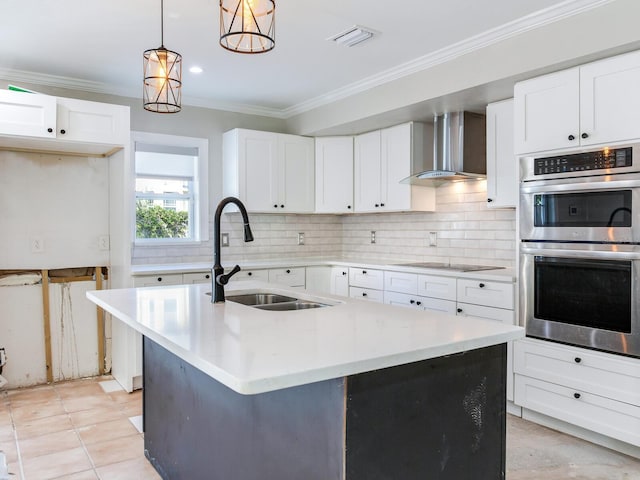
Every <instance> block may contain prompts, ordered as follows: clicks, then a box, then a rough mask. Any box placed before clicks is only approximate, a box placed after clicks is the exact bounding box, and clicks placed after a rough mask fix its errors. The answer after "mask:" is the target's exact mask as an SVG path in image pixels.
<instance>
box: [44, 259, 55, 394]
mask: <svg viewBox="0 0 640 480" xmlns="http://www.w3.org/2000/svg"><path fill="white" fill-rule="evenodd" d="M42 312H43V319H44V355H45V361H46V363H47V383H52V382H53V356H52V354H51V318H50V314H49V270H42Z"/></svg>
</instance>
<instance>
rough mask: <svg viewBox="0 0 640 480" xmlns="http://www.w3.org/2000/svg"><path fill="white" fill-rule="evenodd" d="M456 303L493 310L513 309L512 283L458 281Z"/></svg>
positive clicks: (460, 279)
mask: <svg viewBox="0 0 640 480" xmlns="http://www.w3.org/2000/svg"><path fill="white" fill-rule="evenodd" d="M457 293H458V295H457V298H458V302H462V303H472V304H474V305H484V306H487V307H494V308H506V309H507V310H513V309H514V298H513V297H514V295H513V284H512V283H500V282H487V281H484V280H470V279H466V278H465V279H462V278H459V279H458V292H457Z"/></svg>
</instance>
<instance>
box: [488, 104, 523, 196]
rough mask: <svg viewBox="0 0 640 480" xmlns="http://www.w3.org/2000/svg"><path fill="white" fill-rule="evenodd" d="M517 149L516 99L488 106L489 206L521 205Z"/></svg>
mask: <svg viewBox="0 0 640 480" xmlns="http://www.w3.org/2000/svg"><path fill="white" fill-rule="evenodd" d="M517 165H518V162H517V159H516V155H515V153H514V151H513V99H512V98H510V99H509V100H504V101H502V102H495V103H490V104H489V105H487V206H488V207H489V208H505V207H515V206H516V205H517V204H518V169H517Z"/></svg>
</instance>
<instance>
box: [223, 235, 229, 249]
mask: <svg viewBox="0 0 640 480" xmlns="http://www.w3.org/2000/svg"><path fill="white" fill-rule="evenodd" d="M222 246H223V247H228V246H229V234H228V233H223V234H222Z"/></svg>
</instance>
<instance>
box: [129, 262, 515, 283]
mask: <svg viewBox="0 0 640 480" xmlns="http://www.w3.org/2000/svg"><path fill="white" fill-rule="evenodd" d="M239 263H240V266H241V267H242V270H257V269H265V268H285V267H314V266H339V267H355V268H368V269H379V270H388V271H393V272H407V273H417V274H427V275H440V276H444V277H457V278H471V279H478V280H494V281H497V282H511V283H513V282H515V280H516V275H515V272H514V271H513V269H511V268H499V269H495V270H480V271H477V272H460V271H455V270H443V269H439V268H421V267H409V266H406V265H402V264H395V263H384V262H368V261H365V260H333V259H317V258H315V259H314V258H308V259H300V258H296V259H286V258H283V259H281V260H263V261H255V260H253V261H248V262H239ZM398 263H400V262H398ZM487 263H491V262H490V261H488V262H487ZM233 265H235V264H233ZM233 265H232V264H229V265H226V264H225V268H229V269H231V268H232V267H233ZM212 266H213V263H210V264H209V263H168V264H148V265H147V264H145V265H133V266H132V267H131V274H132V275H134V276H137V275H167V274H171V273H194V272H205V271H207V270H210V269H211V267H212Z"/></svg>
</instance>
